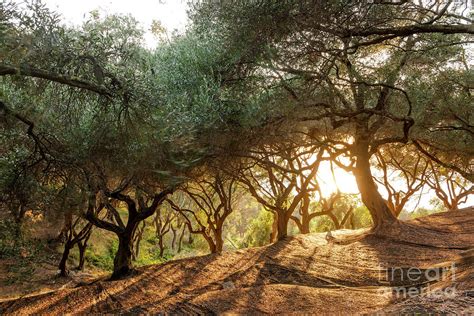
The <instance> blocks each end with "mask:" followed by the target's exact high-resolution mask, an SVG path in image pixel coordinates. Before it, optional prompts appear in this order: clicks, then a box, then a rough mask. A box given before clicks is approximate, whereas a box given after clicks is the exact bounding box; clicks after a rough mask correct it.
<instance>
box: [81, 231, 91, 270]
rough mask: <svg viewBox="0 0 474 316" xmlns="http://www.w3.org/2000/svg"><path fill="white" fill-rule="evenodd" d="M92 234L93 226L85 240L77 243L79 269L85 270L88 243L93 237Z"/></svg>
mask: <svg viewBox="0 0 474 316" xmlns="http://www.w3.org/2000/svg"><path fill="white" fill-rule="evenodd" d="M91 234H92V228H91V230H89V232H88V233H87V235H86V236H85V237H84V240H83V241H79V243H78V244H77V246H78V248H79V264H78V266H77V270H79V271H82V270H84V264H85V262H86V249H87V243H88V242H89V238H90V237H91Z"/></svg>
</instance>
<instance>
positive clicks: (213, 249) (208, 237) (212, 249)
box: [202, 234, 217, 253]
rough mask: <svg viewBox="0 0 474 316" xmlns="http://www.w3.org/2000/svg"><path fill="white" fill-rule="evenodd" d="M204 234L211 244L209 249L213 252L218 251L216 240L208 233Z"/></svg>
mask: <svg viewBox="0 0 474 316" xmlns="http://www.w3.org/2000/svg"><path fill="white" fill-rule="evenodd" d="M202 236H203V237H204V239H206V241H207V244H208V245H209V251H210V252H211V253H217V247H216V244H215V243H214V240H212V238H211V237H210V236H207V235H206V234H203V235H202Z"/></svg>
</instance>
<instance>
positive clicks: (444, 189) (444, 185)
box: [426, 161, 474, 210]
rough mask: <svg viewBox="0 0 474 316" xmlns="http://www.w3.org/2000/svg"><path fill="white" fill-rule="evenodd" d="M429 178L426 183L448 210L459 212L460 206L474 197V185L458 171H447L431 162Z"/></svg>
mask: <svg viewBox="0 0 474 316" xmlns="http://www.w3.org/2000/svg"><path fill="white" fill-rule="evenodd" d="M428 165H429V171H430V173H429V176H428V177H427V178H426V183H427V184H428V186H429V187H430V188H431V189H432V190H433V191H434V192H435V194H436V197H437V198H438V199H439V200H440V201H441V202H442V203H443V205H444V207H446V209H448V210H457V209H458V208H459V205H460V204H462V203H464V202H466V201H467V200H468V198H469V197H472V196H473V195H474V185H473V184H472V183H471V182H469V181H467V180H466V179H464V178H463V177H462V176H460V175H459V174H458V173H457V172H456V171H454V170H449V169H446V168H444V167H442V166H439V165H437V164H436V163H434V162H432V161H429V162H428Z"/></svg>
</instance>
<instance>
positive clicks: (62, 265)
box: [58, 241, 72, 277]
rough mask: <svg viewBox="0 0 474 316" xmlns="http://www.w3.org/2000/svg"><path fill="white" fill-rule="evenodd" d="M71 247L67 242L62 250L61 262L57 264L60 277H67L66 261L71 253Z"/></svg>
mask: <svg viewBox="0 0 474 316" xmlns="http://www.w3.org/2000/svg"><path fill="white" fill-rule="evenodd" d="M71 248H72V245H71V243H70V242H69V241H67V242H66V243H64V250H63V255H62V257H61V261H60V262H59V266H58V268H59V271H60V272H59V275H60V276H62V277H67V276H68V274H69V271H68V270H67V259H68V258H69V252H70V251H71Z"/></svg>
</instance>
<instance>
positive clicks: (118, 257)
mask: <svg viewBox="0 0 474 316" xmlns="http://www.w3.org/2000/svg"><path fill="white" fill-rule="evenodd" d="M118 237H119V246H118V249H117V253H116V254H115V258H114V271H113V273H112V277H111V279H119V278H121V277H123V276H126V275H128V274H129V273H130V272H131V271H132V270H133V269H132V249H133V245H132V234H131V233H130V230H129V229H127V230H126V231H125V232H124V233H122V234H120V235H119V236H118Z"/></svg>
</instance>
